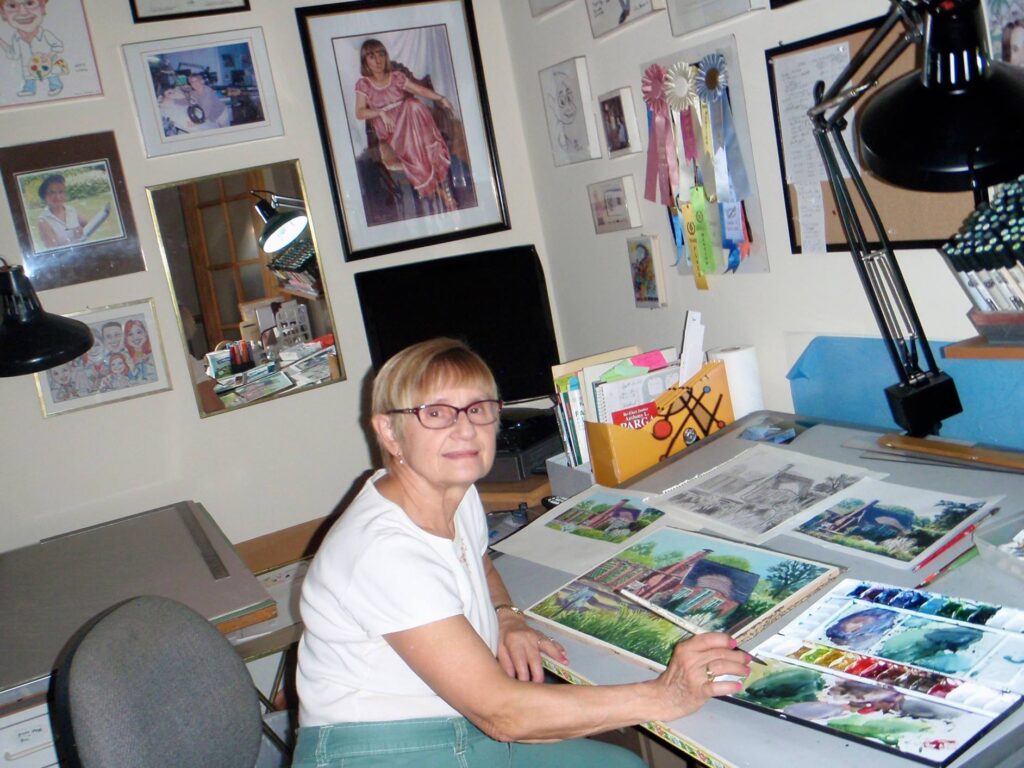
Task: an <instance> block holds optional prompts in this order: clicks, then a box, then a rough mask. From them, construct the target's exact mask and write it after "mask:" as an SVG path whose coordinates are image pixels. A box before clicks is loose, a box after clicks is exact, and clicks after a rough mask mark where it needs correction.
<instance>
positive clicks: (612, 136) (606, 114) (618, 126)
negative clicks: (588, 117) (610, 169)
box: [601, 94, 629, 153]
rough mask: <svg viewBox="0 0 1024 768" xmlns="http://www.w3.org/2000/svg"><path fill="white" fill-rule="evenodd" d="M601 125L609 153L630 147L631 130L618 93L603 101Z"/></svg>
mask: <svg viewBox="0 0 1024 768" xmlns="http://www.w3.org/2000/svg"><path fill="white" fill-rule="evenodd" d="M601 125H602V126H604V137H605V140H606V141H607V142H608V152H609V153H611V152H619V151H621V150H623V149H629V132H628V131H627V129H626V117H625V115H624V114H623V111H622V97H621V96H619V95H618V94H615V95H614V96H611V97H609V98H607V99H604V100H603V101H602V102H601Z"/></svg>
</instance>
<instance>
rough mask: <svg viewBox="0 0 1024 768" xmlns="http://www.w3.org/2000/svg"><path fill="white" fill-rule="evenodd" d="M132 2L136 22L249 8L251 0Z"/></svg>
mask: <svg viewBox="0 0 1024 768" xmlns="http://www.w3.org/2000/svg"><path fill="white" fill-rule="evenodd" d="M130 2H131V6H132V20H133V21H134V22H135V23H136V24H139V23H142V22H146V21H165V20H166V19H184V18H188V17H192V16H210V15H212V14H215V13H234V12H235V11H248V10H249V0H130Z"/></svg>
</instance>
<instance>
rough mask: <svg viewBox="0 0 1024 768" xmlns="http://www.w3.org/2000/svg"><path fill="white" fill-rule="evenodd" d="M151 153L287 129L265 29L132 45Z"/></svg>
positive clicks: (127, 51)
mask: <svg viewBox="0 0 1024 768" xmlns="http://www.w3.org/2000/svg"><path fill="white" fill-rule="evenodd" d="M124 57H125V62H126V64H127V66H128V79H129V81H130V83H131V88H132V95H133V96H134V98H135V109H136V111H137V113H138V117H139V126H140V127H141V129H142V140H143V143H144V144H145V145H146V154H147V155H149V156H150V157H158V156H160V155H170V154H173V153H175V152H186V151H188V150H192V149H207V148H209V147H220V146H224V145H225V144H236V143H238V142H241V141H252V140H254V139H265V138H267V137H270V136H279V135H281V134H282V133H284V128H283V126H282V123H281V113H280V111H279V110H278V107H277V95H276V94H275V93H274V83H273V79H272V78H271V75H270V59H269V58H268V57H267V47H266V44H265V43H264V42H263V30H262V29H260V28H258V27H254V28H252V29H240V30H237V31H231V32H217V33H214V34H210V35H191V36H188V37H175V38H170V39H167V40H151V41H149V42H145V43H132V44H131V45H126V46H124Z"/></svg>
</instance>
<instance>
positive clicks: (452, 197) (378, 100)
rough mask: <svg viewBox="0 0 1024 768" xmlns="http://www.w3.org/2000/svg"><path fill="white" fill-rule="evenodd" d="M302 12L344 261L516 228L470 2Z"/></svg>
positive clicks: (430, 0)
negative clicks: (496, 145)
mask: <svg viewBox="0 0 1024 768" xmlns="http://www.w3.org/2000/svg"><path fill="white" fill-rule="evenodd" d="M296 14H297V15H298V18H299V30H300V34H301V36H302V45H303V49H304V51H305V54H306V61H307V65H308V67H309V72H310V78H311V80H312V82H313V85H314V86H315V87H314V88H313V92H314V96H315V101H316V110H317V120H318V122H319V126H320V132H321V136H322V139H323V145H324V153H325V157H326V161H327V167H328V169H329V171H330V178H331V186H332V192H333V195H334V200H335V205H336V208H337V212H338V217H339V219H340V221H341V230H342V236H343V239H344V244H345V258H346V260H353V259H362V258H366V257H369V256H377V255H380V254H384V253H390V252H393V251H398V250H402V249H404V248H409V247H413V246H415V247H421V246H424V245H430V244H433V243H439V242H444V241H448V240H454V239H457V238H462V237H473V236H476V235H481V234H485V233H488V232H496V231H498V230H502V229H508V226H509V223H508V210H507V205H506V202H505V194H504V190H503V188H502V182H501V173H500V171H499V168H498V158H497V153H496V152H495V149H494V135H493V130H492V126H491V117H490V112H489V109H488V105H487V96H486V89H485V86H484V79H483V71H482V68H481V66H480V52H479V45H478V43H477V39H476V31H475V28H474V22H473V13H472V6H471V3H470V0H386V1H385V2H377V1H376V0H375V1H374V2H347V3H336V4H331V5H319V6H313V7H308V8H298V9H297V10H296Z"/></svg>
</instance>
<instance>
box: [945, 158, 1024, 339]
mask: <svg viewBox="0 0 1024 768" xmlns="http://www.w3.org/2000/svg"><path fill="white" fill-rule="evenodd" d="M942 253H943V255H944V256H945V257H946V260H947V262H949V265H950V266H951V267H952V268H953V270H954V271H955V273H956V276H957V278H958V279H959V280H960V282H961V284H962V285H963V287H964V290H965V291H966V292H967V295H968V296H969V297H970V299H971V302H972V303H973V304H974V308H973V309H972V310H971V312H970V315H969V317H970V319H971V322H972V323H974V325H975V327H976V328H977V329H978V331H979V332H980V333H981V334H982V335H983V336H985V337H986V339H988V341H989V342H990V343H994V344H1024V177H1022V178H1021V179H1017V180H1016V181H1012V182H1009V183H1007V184H1004V185H1003V186H1002V187H1001V188H1000V189H999V191H998V193H997V194H996V195H995V196H994V197H993V199H992V200H991V201H990V202H986V203H982V204H981V205H979V206H978V207H977V208H976V209H975V210H974V211H973V212H972V213H971V215H970V216H968V217H967V220H966V221H965V222H964V226H963V227H962V228H961V230H960V231H959V232H958V233H957V234H956V235H954V236H953V238H952V239H951V240H950V241H949V242H948V243H946V244H945V245H944V246H943V247H942Z"/></svg>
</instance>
